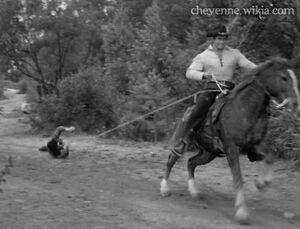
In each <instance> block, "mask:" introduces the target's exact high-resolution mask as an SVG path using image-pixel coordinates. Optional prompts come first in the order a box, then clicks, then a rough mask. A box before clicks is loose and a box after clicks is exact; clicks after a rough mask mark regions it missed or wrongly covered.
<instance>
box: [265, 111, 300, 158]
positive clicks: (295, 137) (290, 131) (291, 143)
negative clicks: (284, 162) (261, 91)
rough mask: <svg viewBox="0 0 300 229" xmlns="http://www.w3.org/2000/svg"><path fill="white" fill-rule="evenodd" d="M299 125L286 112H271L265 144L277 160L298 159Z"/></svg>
mask: <svg viewBox="0 0 300 229" xmlns="http://www.w3.org/2000/svg"><path fill="white" fill-rule="evenodd" d="M299 126H300V123H299V121H297V120H296V119H295V117H294V116H293V115H292V114H290V113H288V112H286V111H275V110H272V117H271V119H270V121H269V128H268V133H267V136H266V142H267V145H268V147H269V148H270V150H272V151H273V152H274V154H275V155H276V156H277V157H279V158H285V159H300V156H299V149H300V147H299V140H300V132H299Z"/></svg>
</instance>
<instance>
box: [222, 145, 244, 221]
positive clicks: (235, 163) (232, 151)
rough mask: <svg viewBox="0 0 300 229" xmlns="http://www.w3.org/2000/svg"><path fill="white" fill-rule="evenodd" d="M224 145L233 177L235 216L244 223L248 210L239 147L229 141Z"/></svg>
mask: <svg viewBox="0 0 300 229" xmlns="http://www.w3.org/2000/svg"><path fill="white" fill-rule="evenodd" d="M226 145H227V146H226V156H227V160H228V164H229V167H230V170H231V174H232V177H233V184H234V189H235V191H236V198H235V208H236V214H235V218H236V220H237V221H238V222H239V223H241V224H246V223H248V218H249V210H248V208H247V205H246V202H245V196H244V190H243V178H242V173H241V168H240V161H239V148H238V147H237V146H236V145H235V144H234V143H229V144H226Z"/></svg>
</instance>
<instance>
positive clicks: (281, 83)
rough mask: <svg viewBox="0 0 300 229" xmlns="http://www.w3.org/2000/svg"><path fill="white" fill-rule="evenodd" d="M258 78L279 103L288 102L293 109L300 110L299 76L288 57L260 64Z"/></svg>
mask: <svg viewBox="0 0 300 229" xmlns="http://www.w3.org/2000/svg"><path fill="white" fill-rule="evenodd" d="M258 68H260V69H261V71H260V72H259V71H258V72H257V73H258V74H257V79H259V81H260V82H261V83H262V84H263V85H264V87H265V89H266V90H267V92H268V93H269V94H270V95H271V96H272V97H273V98H274V99H275V100H276V102H277V103H278V104H282V105H285V104H287V105H288V106H289V108H291V109H292V110H293V111H296V112H300V96H299V89H298V82H297V77H296V75H295V73H294V72H293V70H292V69H291V65H290V64H289V62H288V61H287V60H286V59H283V58H279V57H277V58H272V59H271V60H269V61H267V62H265V63H263V64H262V66H258Z"/></svg>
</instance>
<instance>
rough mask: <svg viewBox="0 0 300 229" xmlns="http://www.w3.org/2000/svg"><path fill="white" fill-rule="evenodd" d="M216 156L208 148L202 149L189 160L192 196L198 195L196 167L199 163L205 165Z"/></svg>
mask: <svg viewBox="0 0 300 229" xmlns="http://www.w3.org/2000/svg"><path fill="white" fill-rule="evenodd" d="M215 158H216V156H215V155H213V154H211V153H209V152H207V151H206V150H203V149H200V150H199V153H198V154H197V155H195V156H194V157H191V158H190V159H189V160H188V165H187V168H188V173H189V181H188V190H189V193H190V194H191V196H193V197H196V196H197V195H198V193H199V192H198V190H197V188H196V186H195V179H194V178H195V169H196V167H197V166H198V165H204V164H207V163H209V162H211V161H212V160H213V159H215Z"/></svg>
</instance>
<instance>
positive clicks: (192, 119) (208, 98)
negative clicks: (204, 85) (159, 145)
mask: <svg viewBox="0 0 300 229" xmlns="http://www.w3.org/2000/svg"><path fill="white" fill-rule="evenodd" d="M219 93H220V92H211V91H206V92H204V93H201V94H200V95H199V96H198V98H197V102H196V104H195V106H194V107H193V109H192V111H191V113H190V114H189V115H188V117H186V118H185V119H183V120H182V121H181V123H180V124H179V127H178V128H177V132H178V133H175V135H176V137H175V139H174V147H173V149H172V152H173V153H174V154H176V155H178V156H181V155H182V154H183V153H184V151H185V148H186V146H187V145H188V144H189V143H190V141H191V139H192V138H193V136H194V133H196V132H197V131H198V130H199V128H201V126H202V125H203V122H204V120H205V118H206V115H207V113H208V111H209V108H210V107H211V105H212V104H213V103H214V102H215V100H216V97H217V95H218V94H219Z"/></svg>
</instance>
